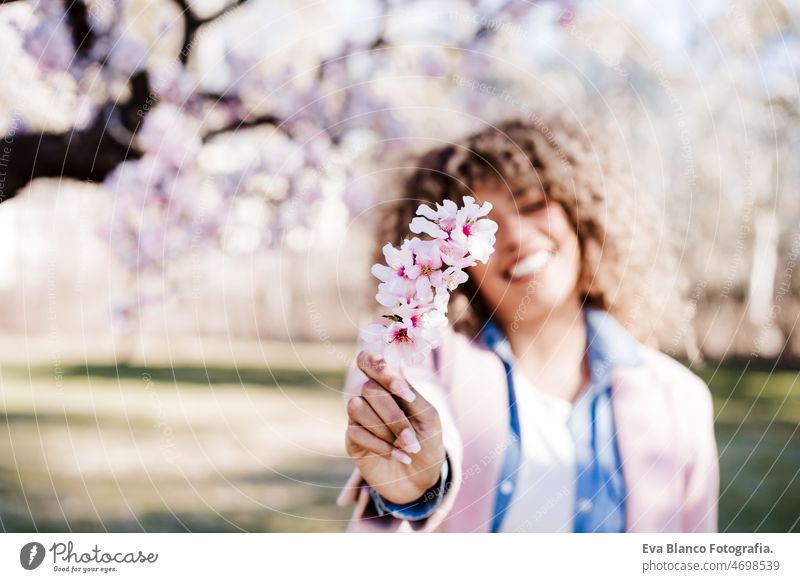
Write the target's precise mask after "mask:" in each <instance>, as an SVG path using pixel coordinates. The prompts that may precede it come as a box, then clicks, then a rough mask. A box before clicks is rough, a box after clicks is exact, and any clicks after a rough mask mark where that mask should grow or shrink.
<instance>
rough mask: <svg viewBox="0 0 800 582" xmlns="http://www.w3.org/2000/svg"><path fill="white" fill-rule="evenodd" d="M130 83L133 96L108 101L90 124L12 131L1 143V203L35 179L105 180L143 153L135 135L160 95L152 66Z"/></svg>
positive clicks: (134, 76) (136, 75)
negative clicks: (149, 71) (52, 130)
mask: <svg viewBox="0 0 800 582" xmlns="http://www.w3.org/2000/svg"><path fill="white" fill-rule="evenodd" d="M130 83H131V88H132V91H131V97H130V99H129V100H128V101H127V102H125V103H114V102H112V101H109V102H107V103H106V104H105V105H103V106H102V107H101V108H100V110H99V111H98V113H97V115H96V116H95V118H94V120H93V121H92V123H91V124H90V125H89V127H87V128H86V129H82V130H76V129H71V130H69V131H66V132H63V133H49V132H39V133H27V134H18V135H8V136H6V137H5V139H4V140H3V142H2V144H3V147H2V148H0V152H2V154H3V156H2V158H0V203H1V202H4V201H5V200H8V199H10V198H13V197H14V196H16V195H17V194H18V193H19V191H20V190H22V188H24V187H25V186H26V185H27V184H28V183H29V182H30V181H31V180H33V179H35V178H44V177H50V178H54V177H64V178H74V179H76V180H84V181H93V182H100V181H102V180H104V179H105V177H106V176H107V175H108V174H109V173H110V172H111V171H112V170H113V169H114V168H116V167H117V166H118V165H119V164H120V163H122V162H124V161H126V160H132V159H138V158H140V157H141V156H142V154H141V152H139V151H138V150H136V149H135V148H134V147H133V144H132V140H133V136H134V135H135V134H136V131H137V130H138V129H139V126H140V125H141V123H142V120H143V119H144V116H145V115H146V113H147V111H148V110H149V109H150V107H152V104H153V103H154V101H155V98H154V94H153V93H152V91H151V89H150V80H149V76H148V74H147V72H146V71H139V72H138V73H136V74H135V75H133V76H132V77H131V80H130ZM115 126H116V127H118V128H119V131H121V132H124V133H125V135H124V136H122V138H121V139H120V138H118V137H116V136H114V135H113V133H114V132H113V131H109V128H110V127H115Z"/></svg>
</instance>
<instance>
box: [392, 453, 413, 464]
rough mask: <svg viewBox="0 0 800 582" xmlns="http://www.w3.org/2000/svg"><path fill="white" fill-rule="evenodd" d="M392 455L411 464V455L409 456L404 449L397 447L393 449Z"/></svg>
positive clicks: (404, 462) (402, 461)
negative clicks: (400, 449)
mask: <svg viewBox="0 0 800 582" xmlns="http://www.w3.org/2000/svg"><path fill="white" fill-rule="evenodd" d="M392 457H394V458H395V459H396V460H398V461H400V462H401V463H403V464H404V465H410V464H411V457H409V456H408V455H407V454H405V453H404V452H403V451H399V450H397V449H392Z"/></svg>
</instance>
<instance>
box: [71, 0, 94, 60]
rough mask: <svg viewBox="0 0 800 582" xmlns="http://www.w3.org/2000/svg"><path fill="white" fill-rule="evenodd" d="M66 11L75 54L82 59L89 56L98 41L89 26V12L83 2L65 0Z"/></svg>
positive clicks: (79, 0)
mask: <svg viewBox="0 0 800 582" xmlns="http://www.w3.org/2000/svg"><path fill="white" fill-rule="evenodd" d="M64 10H65V11H66V13H67V24H68V25H69V29H70V32H71V33H72V42H73V44H74V45H75V52H76V53H77V54H78V55H79V56H82V57H85V56H86V55H88V54H89V51H90V50H91V49H92V47H93V46H94V43H95V41H96V40H97V38H96V36H95V34H94V31H92V27H91V25H90V24H89V11H88V10H87V8H86V3H85V2H84V1H83V0H64Z"/></svg>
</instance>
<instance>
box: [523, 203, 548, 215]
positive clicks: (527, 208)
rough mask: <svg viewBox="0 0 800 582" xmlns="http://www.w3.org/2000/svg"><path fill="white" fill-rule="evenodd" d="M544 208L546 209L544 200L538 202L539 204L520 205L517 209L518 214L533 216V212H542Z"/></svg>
mask: <svg viewBox="0 0 800 582" xmlns="http://www.w3.org/2000/svg"><path fill="white" fill-rule="evenodd" d="M546 207H547V202H545V201H544V200H540V201H539V202H531V203H528V204H524V205H522V206H521V207H520V209H519V213H520V214H533V213H534V212H539V211H540V210H544V208H546Z"/></svg>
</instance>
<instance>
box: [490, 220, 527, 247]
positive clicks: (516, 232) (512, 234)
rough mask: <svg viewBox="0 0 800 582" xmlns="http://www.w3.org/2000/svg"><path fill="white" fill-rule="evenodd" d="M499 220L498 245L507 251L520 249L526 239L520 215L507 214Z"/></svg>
mask: <svg viewBox="0 0 800 582" xmlns="http://www.w3.org/2000/svg"><path fill="white" fill-rule="evenodd" d="M495 220H497V219H495ZM497 222H498V229H497V235H496V236H497V247H498V248H499V249H502V250H503V251H504V252H507V253H514V252H517V251H519V249H520V248H521V247H522V241H523V239H524V236H523V229H522V221H520V219H519V215H517V214H515V215H513V216H508V215H506V216H503V217H502V218H500V219H499V220H497Z"/></svg>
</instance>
